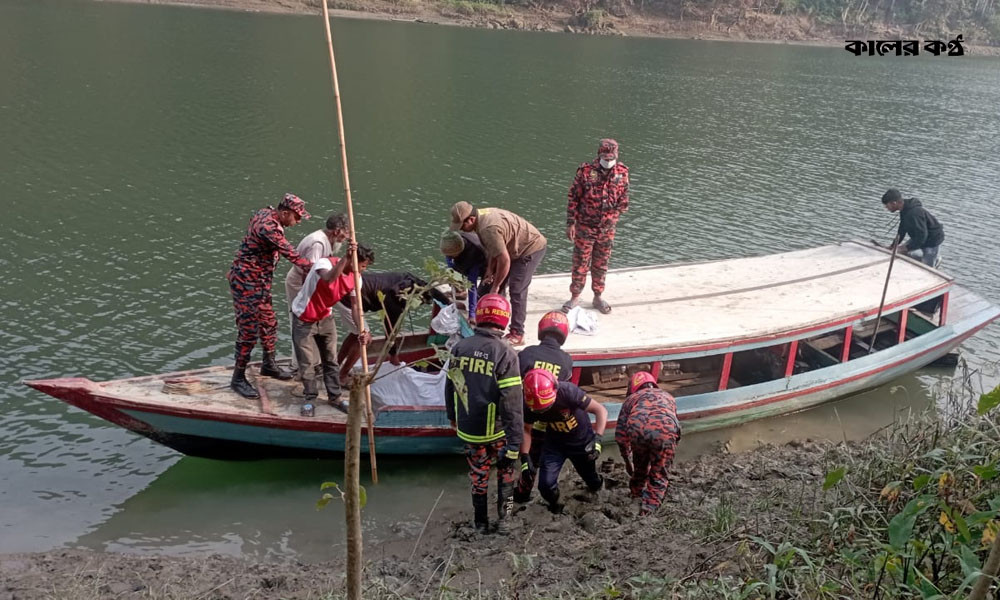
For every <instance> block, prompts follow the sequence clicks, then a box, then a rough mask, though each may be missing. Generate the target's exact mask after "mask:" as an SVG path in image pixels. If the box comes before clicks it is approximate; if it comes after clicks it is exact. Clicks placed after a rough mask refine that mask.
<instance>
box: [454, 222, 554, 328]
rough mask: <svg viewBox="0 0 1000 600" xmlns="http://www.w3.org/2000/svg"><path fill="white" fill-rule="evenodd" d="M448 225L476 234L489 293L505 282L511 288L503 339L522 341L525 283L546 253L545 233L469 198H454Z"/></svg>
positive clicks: (526, 286)
mask: <svg viewBox="0 0 1000 600" xmlns="http://www.w3.org/2000/svg"><path fill="white" fill-rule="evenodd" d="M451 229H452V230H462V231H467V232H475V233H476V235H478V236H479V241H480V242H481V243H482V245H483V250H484V251H485V252H486V274H485V275H484V276H483V283H485V284H487V285H489V286H490V289H489V293H491V294H496V293H498V292H499V291H500V289H501V287H503V286H504V285H505V284H506V285H507V287H509V288H510V304H511V319H510V332H509V333H508V334H507V336H506V339H507V341H509V342H510V343H511V344H512V345H514V346H520V345H522V344H524V318H525V315H526V314H527V312H528V286H529V285H530V284H531V278H532V277H533V276H534V274H535V269H537V268H538V265H539V263H541V262H542V258H543V257H544V256H545V250H546V248H547V244H548V242H547V241H546V239H545V236H544V235H542V234H541V232H539V231H538V229H537V228H535V226H534V225H532V224H531V223H529V222H528V221H526V220H525V219H523V218H521V217H519V216H518V215H516V214H514V213H512V212H510V211H509V210H503V209H501V208H480V209H477V208H475V207H473V206H472V205H471V204H469V203H468V202H456V203H455V204H454V205H453V206H452V207H451Z"/></svg>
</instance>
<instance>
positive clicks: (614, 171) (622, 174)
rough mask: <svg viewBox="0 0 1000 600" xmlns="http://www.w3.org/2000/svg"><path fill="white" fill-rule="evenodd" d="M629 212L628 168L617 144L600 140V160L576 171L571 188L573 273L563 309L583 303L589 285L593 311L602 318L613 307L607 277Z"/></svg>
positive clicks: (568, 214)
mask: <svg viewBox="0 0 1000 600" xmlns="http://www.w3.org/2000/svg"><path fill="white" fill-rule="evenodd" d="M627 210H628V167H626V166H625V165H623V164H621V163H619V162H618V142H616V141H615V140H612V139H603V140H601V143H600V146H598V149H597V158H596V159H595V160H594V161H593V162H589V163H584V164H582V165H580V168H578V169H577V170H576V177H574V178H573V185H572V186H571V187H570V188H569V205H568V206H567V208H566V237H568V238H569V240H570V241H571V242H573V244H574V247H573V272H572V279H571V282H570V285H569V292H570V294H571V297H570V299H569V300H568V301H567V302H566V304H564V305H563V308H564V309H565V310H569V309H571V308H573V307H574V306H576V305H577V304H579V303H580V293H581V292H583V286H584V284H585V283H587V272H588V271H589V272H590V278H591V281H590V286H591V289H593V290H594V302H593V305H594V308H596V309H597V310H599V311H601V313H603V314H607V313H609V312H611V305H610V304H608V303H607V302H606V301H605V300H604V298H603V297H602V296H601V295H602V294H603V293H604V276H605V274H606V273H607V272H608V260H609V259H610V258H611V248H612V247H613V246H614V242H615V227H616V226H617V225H618V218H619V217H620V216H621V214H622V213H623V212H625V211H627Z"/></svg>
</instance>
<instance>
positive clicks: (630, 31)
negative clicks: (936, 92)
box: [96, 0, 1000, 58]
mask: <svg viewBox="0 0 1000 600" xmlns="http://www.w3.org/2000/svg"><path fill="white" fill-rule="evenodd" d="M96 1H98V2H112V3H124V4H153V5H171V6H186V7H191V8H200V9H209V10H230V11H239V12H252V13H272V14H315V15H318V14H319V13H320V11H321V10H322V9H321V8H320V5H319V4H318V0H279V1H277V2H275V1H271V0H96ZM328 1H329V2H330V4H329V6H330V15H331V16H333V17H337V18H345V19H366V20H380V21H398V22H408V23H422V24H429V25H445V26H452V27H471V28H480V29H511V30H521V31H537V32H562V33H574V34H585V35H615V36H630V37H651V38H663V39H692V40H703V41H716V42H751V43H764V44H791V45H799V46H819V47H843V46H844V43H845V40H846V39H848V38H851V39H904V38H912V37H916V36H914V35H913V34H911V33H909V32H906V31H903V30H901V29H898V28H897V29H885V30H875V31H867V32H863V33H858V32H854V33H852V34H850V35H847V36H845V35H844V33H843V32H842V31H835V28H834V27H832V26H829V25H823V24H820V23H818V22H817V21H816V20H815V19H813V18H811V17H806V16H801V15H773V14H763V13H754V12H753V11H737V12H733V11H730V12H729V13H727V12H726V11H722V12H721V13H719V14H718V15H713V16H712V18H711V19H710V20H705V19H699V18H698V17H696V16H695V17H689V18H688V19H686V20H685V19H684V18H681V19H676V18H673V17H670V16H665V15H657V14H649V13H644V14H639V13H635V14H622V15H618V16H615V15H611V14H609V13H604V14H603V15H602V16H601V18H600V19H599V21H598V22H592V20H590V18H589V17H587V15H582V14H579V13H574V12H572V11H569V10H566V9H565V8H564V7H560V6H558V5H556V6H553V7H549V8H545V9H533V8H529V7H523V6H520V5H514V4H494V3H491V2H485V1H480V0H471V1H470V0H328ZM730 13H731V14H730ZM966 37H968V36H966ZM973 42H974V40H967V41H966V44H965V51H966V53H967V54H969V55H983V56H1000V47H998V46H987V45H980V44H975V43H973ZM884 58H895V57H884Z"/></svg>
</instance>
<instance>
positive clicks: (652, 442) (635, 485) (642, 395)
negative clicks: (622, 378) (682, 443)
mask: <svg viewBox="0 0 1000 600" xmlns="http://www.w3.org/2000/svg"><path fill="white" fill-rule="evenodd" d="M628 387H629V389H628V397H627V398H626V399H625V403H624V404H622V408H621V412H620V413H618V426H617V428H616V429H615V442H617V443H618V449H619V450H621V453H622V459H623V460H624V461H625V470H626V471H627V472H628V474H629V476H630V477H629V483H628V485H629V491H630V492H631V494H632V497H633V498H639V497H642V508H641V509H640V510H639V515H641V516H644V515H649V514H652V513H654V512H656V510H657V509H659V508H660V503H661V502H663V496H664V494H666V493H667V485H668V477H667V475H668V471H669V470H670V466H671V465H672V464H673V462H674V448H675V447H676V446H677V442H678V441H679V440H680V439H681V425H680V422H679V421H678V420H677V403H676V402H675V401H674V397H673V396H671V395H670V394H668V393H667V392H665V391H663V390H661V389H660V388H658V387H657V385H656V379H654V378H653V376H652V375H651V374H650V373H647V372H645V371H640V372H638V373H636V374H635V375H633V376H632V379H631V381H630V382H629V386H628Z"/></svg>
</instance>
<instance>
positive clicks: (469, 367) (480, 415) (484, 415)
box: [444, 294, 524, 534]
mask: <svg viewBox="0 0 1000 600" xmlns="http://www.w3.org/2000/svg"><path fill="white" fill-rule="evenodd" d="M509 322H510V303H509V302H508V301H507V299H506V298H504V297H503V296H500V295H499V294H487V295H485V296H483V297H482V298H480V299H479V303H478V305H477V306H476V333H475V335H473V336H472V337H468V338H465V339H464V340H461V341H459V342H458V343H457V344H455V346H454V347H453V348H452V349H451V355H452V358H451V361H450V365H449V370H450V371H454V370H456V369H457V370H458V371H461V377H462V379H464V381H462V379H460V380H459V382H458V383H457V384H456V383H455V382H453V381H452V376H453V375H452V373H451V372H449V375H448V378H447V380H446V381H445V388H444V394H445V396H444V397H445V406H446V409H447V412H448V420H449V421H450V422H451V426H452V427H453V428H454V429H455V431H456V433H457V434H458V437H459V439H461V440H462V441H463V442H465V457H466V459H467V460H468V461H469V479H470V480H471V482H472V508H473V510H474V514H475V518H474V523H475V527H476V531H478V532H480V533H486V532H487V531H489V517H488V512H489V511H488V504H489V501H488V499H487V491H488V488H489V478H490V468H491V467H493V466H494V465H495V466H496V470H497V533H501V534H506V533H508V532H509V531H510V519H511V514H512V513H513V510H514V498H513V494H514V476H515V469H514V465H515V463H516V462H517V458H518V447H519V446H520V445H521V436H522V430H523V427H524V419H523V414H522V410H523V408H522V406H523V399H522V396H521V377H520V375H519V374H518V370H517V368H518V363H517V353H516V352H514V349H513V348H511V347H510V345H509V344H507V342H505V341H504V340H503V339H502V337H501V336H503V332H504V329H506V328H507V325H508V323H509Z"/></svg>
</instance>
